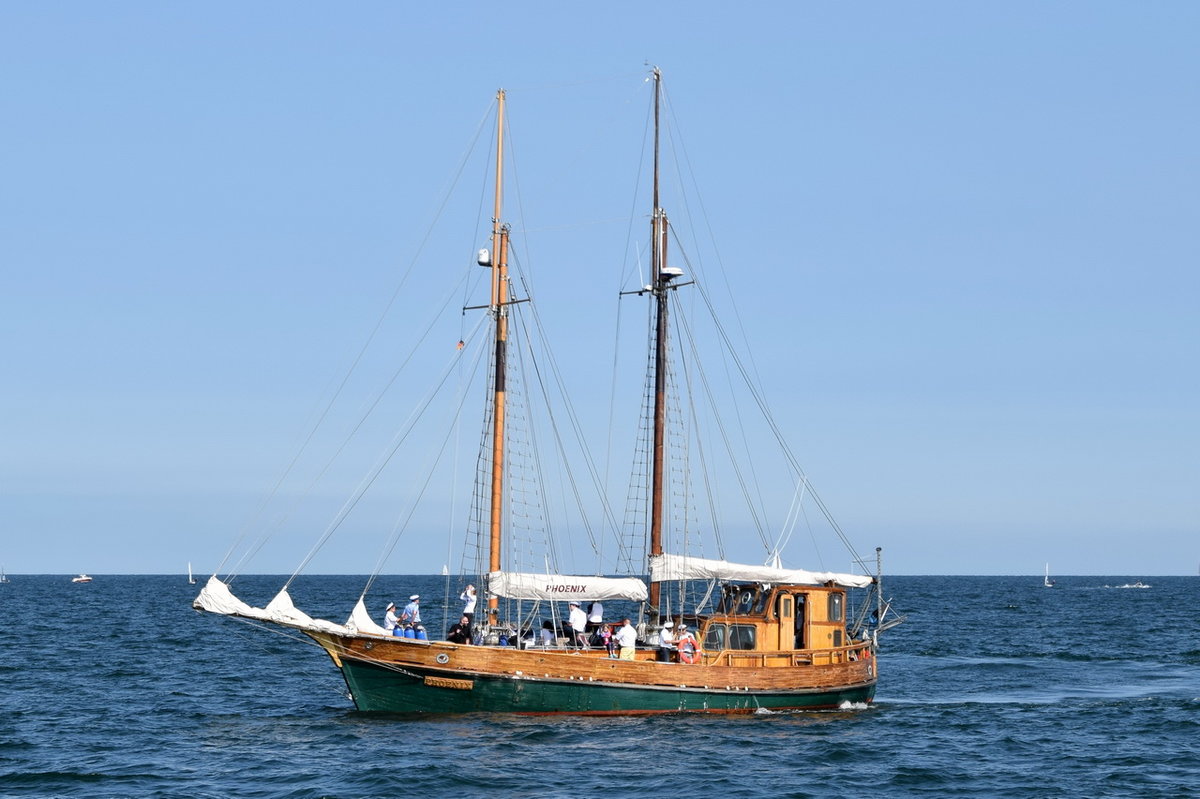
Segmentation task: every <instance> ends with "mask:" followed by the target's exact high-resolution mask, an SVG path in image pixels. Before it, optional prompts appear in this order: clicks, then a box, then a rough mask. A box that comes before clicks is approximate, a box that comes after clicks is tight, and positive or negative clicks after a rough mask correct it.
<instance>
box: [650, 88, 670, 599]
mask: <svg viewBox="0 0 1200 799" xmlns="http://www.w3.org/2000/svg"><path fill="white" fill-rule="evenodd" d="M661 96H662V73H661V72H660V71H659V69H658V67H655V68H654V212H653V214H652V215H651V218H650V266H651V269H652V270H653V272H654V274H653V275H652V276H651V284H650V285H651V286H652V287H653V294H654V298H655V306H656V307H655V318H656V323H655V335H654V452H653V467H652V468H653V471H652V472H651V482H650V553H649V554H650V556H651V557H653V556H655V555H661V554H662V553H663V547H662V526H663V513H664V502H663V482H664V479H665V475H664V450H665V449H666V427H667V284H668V283H669V282H670V280H671V276H670V275H666V274H664V269H665V268H666V265H667V216H666V214H665V213H663V209H662V208H661V207H660V206H659V200H658V146H659V143H658V139H659V134H658V130H659V100H660V98H661ZM660 591H661V585H660V584H659V583H658V582H651V583H650V597H649V602H650V612H651V614H653V615H656V616H657V615H658V613H659V598H660Z"/></svg>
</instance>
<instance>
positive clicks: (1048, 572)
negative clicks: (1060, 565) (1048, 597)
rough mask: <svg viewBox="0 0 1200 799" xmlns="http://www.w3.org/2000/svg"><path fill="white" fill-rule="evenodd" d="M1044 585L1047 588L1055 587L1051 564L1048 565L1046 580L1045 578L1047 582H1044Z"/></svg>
mask: <svg viewBox="0 0 1200 799" xmlns="http://www.w3.org/2000/svg"><path fill="white" fill-rule="evenodd" d="M1042 585H1044V586H1046V587H1047V588H1053V587H1054V581H1053V580H1051V579H1050V564H1049V563H1047V564H1046V578H1045V580H1043V581H1042Z"/></svg>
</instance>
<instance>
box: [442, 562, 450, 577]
mask: <svg viewBox="0 0 1200 799" xmlns="http://www.w3.org/2000/svg"><path fill="white" fill-rule="evenodd" d="M442 576H443V577H449V576H450V567H449V566H447V565H446V564H445V563H443V564H442Z"/></svg>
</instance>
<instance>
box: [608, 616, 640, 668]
mask: <svg viewBox="0 0 1200 799" xmlns="http://www.w3.org/2000/svg"><path fill="white" fill-rule="evenodd" d="M613 637H614V638H616V639H617V645H618V646H620V647H621V660H633V659H634V658H633V652H634V647H636V646H637V630H635V629H633V625H632V624H630V623H629V619H624V620H623V621H622V622H621V629H619V630H617V634H616V635H615V636H613Z"/></svg>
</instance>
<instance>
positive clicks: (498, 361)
mask: <svg viewBox="0 0 1200 799" xmlns="http://www.w3.org/2000/svg"><path fill="white" fill-rule="evenodd" d="M504 95H505V93H504V89H500V90H499V91H498V92H496V107H497V111H496V196H495V204H494V206H493V211H492V252H491V258H490V259H489V260H490V264H489V265H490V266H491V270H492V275H491V280H492V297H491V313H492V315H493V317H494V319H495V337H496V341H495V356H494V357H495V363H494V368H493V371H494V373H495V384H494V387H493V391H492V492H491V493H492V501H491V524H490V528H489V529H490V536H489V545H488V571H489V572H492V573H494V572H498V571H500V554H501V552H500V550H501V541H502V539H501V521H502V519H503V513H504V421H505V416H504V414H505V391H506V388H505V369H506V366H507V350H508V308H507V306H508V233H509V231H508V226H507V225H505V224H504V223H503V222H502V221H501V211H502V202H503V193H502V192H503V184H504ZM498 607H499V599H498V598H497V597H496V596H495V595H490V596H489V597H488V615H489V621H490V620H494V617H495V614H496V611H497V609H498Z"/></svg>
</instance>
